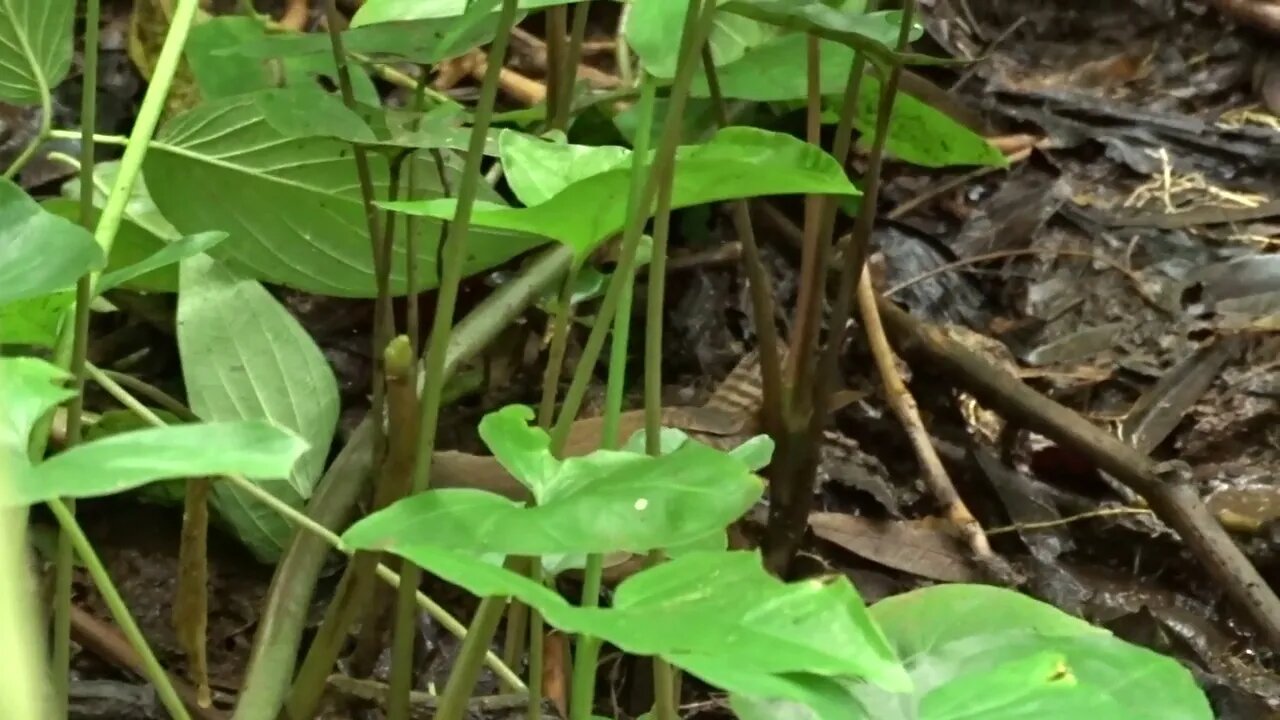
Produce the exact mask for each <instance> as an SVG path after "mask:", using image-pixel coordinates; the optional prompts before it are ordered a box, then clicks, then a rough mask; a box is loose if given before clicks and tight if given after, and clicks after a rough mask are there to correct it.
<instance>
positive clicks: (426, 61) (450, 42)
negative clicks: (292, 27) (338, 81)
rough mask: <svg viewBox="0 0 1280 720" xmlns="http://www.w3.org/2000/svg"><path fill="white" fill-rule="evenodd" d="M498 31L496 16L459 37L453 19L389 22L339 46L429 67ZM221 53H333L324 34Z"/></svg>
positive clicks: (273, 38) (354, 33)
mask: <svg viewBox="0 0 1280 720" xmlns="http://www.w3.org/2000/svg"><path fill="white" fill-rule="evenodd" d="M497 27H498V18H497V15H492V16H489V17H487V18H485V20H484V22H480V23H471V24H468V25H467V26H466V27H464V28H462V32H457V31H458V30H459V23H458V20H457V18H434V19H427V20H413V21H409V22H388V23H380V24H377V25H366V26H364V27H353V28H351V29H350V30H346V31H344V32H343V33H342V42H343V46H344V47H345V48H346V50H347V52H349V53H359V54H361V55H365V56H367V57H368V58H369V59H370V60H371V61H374V62H397V61H404V62H412V63H417V64H422V65H433V64H435V63H438V62H441V61H443V60H448V59H449V58H452V57H457V56H458V55H462V54H463V53H465V52H467V51H468V50H471V49H472V48H475V47H478V46H480V45H483V44H485V43H487V42H489V41H490V40H492V39H493V35H494V33H495V31H496V30H497ZM221 52H223V53H226V54H235V55H241V56H244V57H250V58H301V57H306V56H309V55H328V56H329V57H332V54H333V47H332V45H331V44H330V42H329V35H328V33H292V34H277V35H268V36H267V37H265V38H263V39H262V40H259V41H251V42H246V43H244V44H243V45H240V46H238V47H234V48H227V49H224V50H222V51H221Z"/></svg>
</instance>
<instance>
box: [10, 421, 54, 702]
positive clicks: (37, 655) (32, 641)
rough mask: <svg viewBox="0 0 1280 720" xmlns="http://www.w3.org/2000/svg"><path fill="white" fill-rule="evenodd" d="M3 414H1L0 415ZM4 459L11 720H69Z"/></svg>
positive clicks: (23, 514) (21, 515)
mask: <svg viewBox="0 0 1280 720" xmlns="http://www.w3.org/2000/svg"><path fill="white" fill-rule="evenodd" d="M2 410H4V408H0V411H2ZM7 462H8V458H7V457H5V458H0V506H2V507H3V508H4V509H2V510H0V627H3V628H5V650H4V658H5V669H4V673H5V678H4V681H3V682H0V688H3V692H4V708H5V712H6V714H7V716H8V717H13V718H46V717H52V718H56V717H66V711H65V709H64V710H61V711H59V710H58V709H57V708H54V707H53V706H52V705H51V703H50V700H51V696H52V693H51V692H50V690H51V688H50V687H49V686H48V685H47V684H46V681H45V678H46V677H47V675H48V668H47V667H46V666H45V653H44V637H43V634H44V633H43V625H44V623H43V621H42V619H41V618H40V613H39V612H37V611H36V598H37V596H38V594H39V593H38V591H37V590H36V583H35V578H34V577H33V576H32V575H33V573H32V572H31V571H32V568H33V567H34V564H33V563H31V562H30V558H29V557H28V551H27V549H28V547H30V546H29V545H28V544H27V512H26V509H25V508H19V509H14V508H12V507H10V497H9V492H10V489H11V488H12V487H13V483H14V482H15V480H16V479H15V478H14V476H13V474H12V472H13V470H12V469H11V467H10V466H9V465H8V464H7Z"/></svg>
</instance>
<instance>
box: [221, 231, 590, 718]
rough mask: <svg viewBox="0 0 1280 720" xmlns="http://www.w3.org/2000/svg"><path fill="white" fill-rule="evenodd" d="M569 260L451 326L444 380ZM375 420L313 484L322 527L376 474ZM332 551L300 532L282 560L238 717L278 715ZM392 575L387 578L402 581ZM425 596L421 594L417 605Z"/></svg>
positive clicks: (535, 271) (332, 523)
mask: <svg viewBox="0 0 1280 720" xmlns="http://www.w3.org/2000/svg"><path fill="white" fill-rule="evenodd" d="M572 260H573V250H572V249H571V248H569V247H568V246H565V245H560V244H556V245H554V246H552V247H549V248H547V249H546V250H544V251H542V252H541V253H539V254H538V255H536V256H535V257H534V258H533V259H532V260H531V261H530V262H529V264H527V265H526V266H525V267H524V269H523V270H521V271H520V273H519V274H517V275H516V276H515V277H513V278H511V279H510V280H509V281H507V282H506V283H504V284H503V285H501V286H499V287H498V288H496V289H495V290H494V291H493V292H492V293H490V294H489V295H488V296H487V297H486V298H485V299H484V300H483V301H481V303H480V304H479V305H477V306H476V307H475V308H474V309H473V310H472V311H471V312H470V313H468V314H467V317H466V318H464V319H463V320H462V322H460V323H458V325H457V327H456V328H454V331H453V333H452V336H451V338H450V340H449V353H448V357H447V358H446V360H445V377H446V379H448V378H451V377H454V376H456V375H457V371H458V368H460V367H461V366H462V365H463V364H464V363H466V362H468V361H469V360H471V359H472V358H474V357H476V356H477V355H478V354H479V353H480V352H481V351H482V350H483V349H484V348H485V347H486V346H487V345H489V344H490V343H491V342H492V341H493V340H494V338H496V337H497V336H498V334H499V333H501V332H502V331H503V329H505V328H506V327H508V326H509V325H510V324H511V323H512V322H514V321H515V320H516V319H517V318H519V317H520V316H521V314H522V313H524V311H525V310H526V309H527V308H528V307H529V306H530V305H532V304H533V302H534V301H535V300H536V299H537V298H538V297H540V296H541V295H542V294H543V293H544V292H546V290H547V289H548V288H550V287H551V286H552V285H553V284H554V283H555V282H556V281H558V280H559V279H560V278H561V277H563V276H564V274H565V272H566V271H567V270H568V268H569V266H570V264H571V263H572ZM419 381H421V376H420V373H419ZM419 387H420V386H419ZM415 391H416V388H415ZM376 421H380V419H375V418H373V417H371V416H369V415H366V416H365V417H364V419H363V420H361V421H360V424H359V425H357V426H356V429H355V431H354V432H353V433H352V434H351V437H350V438H349V440H348V441H347V444H346V446H345V447H343V448H342V451H341V452H340V453H338V456H337V457H336V458H334V461H333V463H331V464H330V466H329V468H328V469H327V470H326V471H325V473H324V476H323V477H322V478H321V479H320V482H319V483H318V484H317V485H316V490H315V493H314V494H313V495H312V497H311V500H310V501H309V502H308V504H307V517H309V518H312V519H314V520H315V521H316V523H317V525H319V526H320V527H321V528H333V529H337V528H339V527H340V526H341V525H342V524H343V523H345V522H346V519H347V518H348V517H349V516H350V514H351V513H352V510H353V508H354V507H355V504H356V501H357V498H358V497H359V496H360V495H361V493H362V491H363V490H364V485H365V484H366V478H367V477H369V476H370V475H372V467H371V462H372V458H371V453H370V452H369V446H370V443H371V438H372V435H373V433H372V427H371V425H372V424H373V423H374V422H376ZM329 549H330V544H329V541H328V540H327V539H326V538H325V537H322V536H320V535H316V534H313V533H310V532H303V533H296V534H295V535H294V537H293V539H292V540H291V541H290V543H289V547H288V549H287V550H286V551H285V553H284V555H283V556H282V557H281V559H280V562H279V563H278V564H277V566H276V572H275V575H274V577H273V578H272V581H271V589H270V591H269V593H268V595H267V598H266V599H265V601H264V603H263V612H262V618H261V620H260V622H259V624H258V631H257V633H256V635H255V637H254V641H253V652H252V653H251V654H250V656H249V665H248V668H247V669H246V671H245V680H244V683H243V685H242V689H241V693H240V699H239V701H238V703H237V705H236V712H235V718H236V720H258V719H259V718H264V717H275V716H276V715H277V714H278V713H279V712H280V708H281V705H282V703H283V702H284V696H285V693H286V692H287V691H288V688H289V681H290V679H291V678H292V677H293V671H294V666H295V664H296V658H297V654H298V647H299V645H300V643H301V638H302V631H303V623H304V621H305V618H306V614H307V613H306V608H307V607H308V606H309V604H310V602H311V598H312V595H313V594H314V592H315V586H316V581H317V579H318V577H319V574H320V569H321V567H322V565H323V562H324V560H325V558H326V557H327V556H328V553H329ZM392 575H393V577H391V578H386V579H389V580H398V579H399V578H398V577H397V576H394V574H392ZM392 584H393V585H394V584H395V582H392ZM423 598H425V596H423ZM423 598H419V602H420V603H421V602H423ZM424 607H425V606H424ZM490 666H491V667H492V668H494V670H495V672H496V673H497V674H498V676H499V677H500V678H502V679H503V681H504V683H506V680H507V679H508V678H515V681H516V683H518V684H510V683H506V684H507V685H508V686H509V687H513V688H515V689H517V690H520V689H523V688H524V684H523V682H522V681H521V680H520V679H519V677H518V676H517V675H516V674H515V673H512V672H510V671H509V670H505V667H506V666H504V665H501V664H500V663H499V662H497V661H496V660H495V661H494V662H492V663H491V665H490Z"/></svg>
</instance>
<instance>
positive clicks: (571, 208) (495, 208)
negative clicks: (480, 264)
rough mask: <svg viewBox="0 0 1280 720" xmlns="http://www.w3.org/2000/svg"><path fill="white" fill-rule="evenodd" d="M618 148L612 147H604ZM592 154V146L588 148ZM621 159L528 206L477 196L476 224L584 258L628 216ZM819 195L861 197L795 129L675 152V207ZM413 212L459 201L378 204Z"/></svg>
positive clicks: (743, 132)
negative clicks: (548, 241)
mask: <svg viewBox="0 0 1280 720" xmlns="http://www.w3.org/2000/svg"><path fill="white" fill-rule="evenodd" d="M601 151H602V152H609V153H613V152H614V150H613V149H608V148H606V149H602V150H601ZM582 152H584V153H589V151H582ZM627 165H628V163H625V162H624V163H622V164H621V165H620V166H615V167H614V168H613V169H610V170H607V171H605V172H601V173H597V174H595V175H591V176H589V177H587V178H583V179H580V180H578V181H576V182H573V183H570V184H569V185H567V186H565V187H564V188H563V189H562V190H561V191H560V192H558V193H556V195H555V196H554V197H552V198H551V199H550V200H548V201H546V202H544V203H542V204H539V205H534V206H532V207H528V208H511V207H504V206H499V205H496V204H493V203H488V202H485V203H481V202H477V203H476V206H475V209H474V212H473V216H472V221H473V222H474V223H476V224H477V225H482V226H487V227H494V228H502V229H506V230H511V231H523V232H529V233H539V234H542V235H545V236H547V237H550V238H554V239H556V240H558V241H560V242H562V243H565V244H566V245H569V246H571V247H572V248H574V250H575V251H576V253H577V256H578V258H579V259H580V260H581V259H582V258H585V257H586V256H587V255H588V254H590V253H591V252H592V251H593V250H594V249H595V248H596V247H597V246H598V245H599V243H601V242H602V241H604V240H605V239H606V238H608V237H610V236H612V235H614V234H616V233H617V232H619V231H620V230H621V229H622V227H623V225H624V223H625V221H626V217H625V216H626V207H627V197H628V193H629V192H630V183H631V180H630V168H629V167H627ZM790 193H797V194H799V193H820V194H830V195H857V194H858V190H857V188H855V187H854V186H853V184H852V183H850V182H849V179H848V178H847V177H846V176H845V173H844V170H843V169H842V168H841V167H840V164H839V163H837V162H836V161H835V159H834V158H832V157H831V156H830V155H828V154H827V153H825V152H823V151H822V150H821V149H819V148H817V147H814V146H813V145H810V144H809V143H806V142H803V141H801V140H798V139H796V138H794V137H791V136H789V135H783V134H780V133H772V132H768V131H765V130H758V129H755V128H746V127H731V128H725V129H723V130H721V131H720V132H718V133H716V135H715V137H714V138H712V139H711V140H710V141H709V142H707V143H705V144H703V145H690V146H685V147H682V148H680V149H679V151H678V152H677V155H676V171H675V181H674V183H673V188H672V201H671V202H672V207H675V208H681V207H688V206H691V205H700V204H703V203H710V202H717V201H721V200H729V199H735V198H746V197H756V196H760V195H779V194H790ZM379 204H380V205H382V206H383V207H386V208H388V209H391V210H396V211H399V212H403V213H408V214H413V215H427V216H430V217H435V218H442V219H446V220H447V219H452V218H453V214H454V211H455V209H456V206H457V202H456V201H455V200H453V199H441V200H428V201H403V202H395V203H391V202H383V203H379Z"/></svg>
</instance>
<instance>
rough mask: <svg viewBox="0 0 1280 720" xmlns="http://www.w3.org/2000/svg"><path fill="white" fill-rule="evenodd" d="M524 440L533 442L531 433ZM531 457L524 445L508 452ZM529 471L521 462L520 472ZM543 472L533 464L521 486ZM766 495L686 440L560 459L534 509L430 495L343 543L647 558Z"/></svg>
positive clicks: (356, 530)
mask: <svg viewBox="0 0 1280 720" xmlns="http://www.w3.org/2000/svg"><path fill="white" fill-rule="evenodd" d="M506 417H507V418H510V416H509V415H508V416H506ZM494 434H495V433H493V432H492V426H491V432H490V436H492V435H494ZM527 437H528V438H529V439H526V440H525V441H524V442H525V444H526V445H527V444H529V443H530V440H531V439H532V435H531V434H530V435H528V436H527ZM524 451H527V447H525V448H521V449H520V450H512V449H511V448H504V450H503V452H504V453H509V454H510V455H515V454H517V453H518V452H524ZM548 454H549V453H548ZM510 455H509V456H510ZM530 465H532V463H524V467H523V468H520V469H521V471H522V472H524V471H525V470H528V468H529V466H530ZM546 467H547V466H545V465H544V466H542V467H535V468H534V469H533V470H531V471H529V472H528V473H527V474H526V477H524V478H521V479H522V480H528V479H529V477H532V476H533V475H532V474H533V473H536V472H542V471H544V470H545V468H546ZM761 491H762V483H761V481H760V478H758V477H757V476H755V475H753V474H751V473H750V472H749V471H748V470H747V469H746V468H745V467H744V466H743V465H742V464H741V463H739V462H738V461H736V460H734V459H733V458H730V457H729V456H728V455H725V454H724V453H722V452H720V451H717V450H714V449H712V448H710V447H707V446H705V445H700V444H697V443H687V444H686V445H685V446H683V447H682V448H680V449H679V450H677V451H676V452H674V453H672V454H670V455H666V456H663V457H656V458H655V457H650V456H647V455H642V454H638V453H625V452H613V451H604V450H600V451H596V452H594V453H592V454H590V455H587V456H584V457H575V458H568V459H566V460H564V461H562V462H561V464H560V466H559V468H558V471H557V472H556V473H555V474H554V475H553V476H551V477H549V478H548V479H547V480H546V482H545V484H543V485H542V486H539V487H535V488H534V492H535V494H536V495H537V498H538V503H539V504H538V505H537V506H535V507H524V506H523V505H521V504H519V503H515V502H512V501H510V500H507V499H506V498H504V497H502V496H499V495H495V494H492V493H487V492H484V491H479V490H433V491H430V492H426V493H421V494H418V495H414V496H412V497H409V498H406V499H404V500H401V501H399V502H396V503H394V504H392V505H391V506H390V507H387V508H386V509H384V510H381V511H379V512H377V513H374V514H373V515H371V516H369V517H367V518H364V519H363V520H361V521H359V522H357V523H356V524H355V525H353V526H351V527H350V528H349V529H348V530H347V532H346V533H345V534H344V535H343V540H344V541H345V542H347V543H348V544H350V545H351V546H353V547H357V548H362V549H385V550H392V551H394V552H403V553H406V554H411V553H414V552H415V551H417V550H421V551H423V552H429V551H430V548H431V547H445V548H449V549H455V550H464V551H467V552H471V553H474V554H476V555H481V554H485V553H497V554H503V555H511V554H516V555H544V554H568V553H593V552H598V553H607V552H613V551H618V550H626V551H630V552H636V553H642V552H647V551H649V550H652V549H654V548H660V547H665V546H667V545H673V544H679V543H684V542H689V541H691V540H694V539H698V538H702V537H703V536H705V535H706V534H707V533H709V532H712V531H714V530H722V529H723V528H724V527H725V526H727V525H728V524H729V523H730V522H732V521H733V520H735V519H737V518H738V517H741V515H742V514H743V513H744V512H746V511H747V509H748V508H750V507H751V505H752V504H754V503H755V502H756V501H757V500H758V499H759V497H760V493H761Z"/></svg>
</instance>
